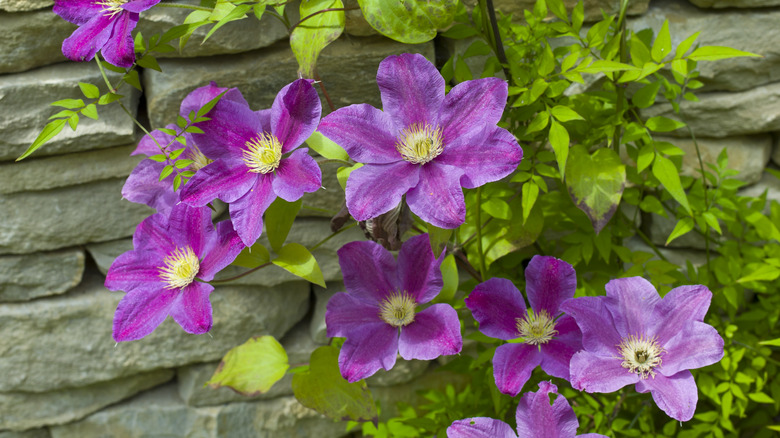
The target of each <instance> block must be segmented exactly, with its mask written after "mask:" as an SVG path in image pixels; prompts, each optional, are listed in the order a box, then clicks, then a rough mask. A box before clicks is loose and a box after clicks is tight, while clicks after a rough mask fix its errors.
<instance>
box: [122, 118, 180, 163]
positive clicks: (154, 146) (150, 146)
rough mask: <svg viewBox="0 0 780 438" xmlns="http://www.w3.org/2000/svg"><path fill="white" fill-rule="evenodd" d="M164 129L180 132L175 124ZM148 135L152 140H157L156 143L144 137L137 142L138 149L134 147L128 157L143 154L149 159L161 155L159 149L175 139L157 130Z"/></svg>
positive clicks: (146, 136)
mask: <svg viewBox="0 0 780 438" xmlns="http://www.w3.org/2000/svg"><path fill="white" fill-rule="evenodd" d="M165 127H166V128H168V129H174V130H176V131H177V132H178V131H180V130H179V128H178V126H176V124H174V123H170V124H168V125H167V126H165ZM149 134H150V135H151V136H152V137H153V138H154V140H157V142H156V143H155V141H154V140H153V139H152V138H150V137H149V136H148V135H144V136H143V137H142V138H141V140H140V141H139V142H138V147H136V148H135V150H134V151H133V152H132V153H131V154H130V155H138V154H143V155H146V156H147V157H151V156H152V155H157V154H161V153H162V151H161V150H160V147H165V146H167V145H168V144H169V143H171V142H172V141H173V139H174V138H175V137H174V136H172V135H170V134H166V133H164V132H162V131H160V130H159V129H155V130H154V131H152V132H150V133H149ZM158 144H159V146H158Z"/></svg>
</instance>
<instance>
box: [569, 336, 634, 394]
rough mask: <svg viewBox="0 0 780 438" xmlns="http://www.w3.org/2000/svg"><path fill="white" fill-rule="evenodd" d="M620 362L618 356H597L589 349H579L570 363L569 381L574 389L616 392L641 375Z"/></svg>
mask: <svg viewBox="0 0 780 438" xmlns="http://www.w3.org/2000/svg"><path fill="white" fill-rule="evenodd" d="M586 348H587V347H586ZM620 363H621V360H620V359H619V358H617V357H616V356H597V355H595V354H593V353H591V352H589V351H587V350H582V351H579V352H577V353H575V354H574V356H572V358H571V363H570V364H569V369H570V370H571V375H570V380H569V382H570V383H571V386H572V387H573V388H574V389H577V390H580V391H585V392H615V391H617V390H618V389H620V388H622V387H624V386H626V385H630V384H632V383H636V382H638V381H639V375H637V374H634V373H632V372H630V371H628V370H627V369H625V368H623V367H622V366H621V365H620Z"/></svg>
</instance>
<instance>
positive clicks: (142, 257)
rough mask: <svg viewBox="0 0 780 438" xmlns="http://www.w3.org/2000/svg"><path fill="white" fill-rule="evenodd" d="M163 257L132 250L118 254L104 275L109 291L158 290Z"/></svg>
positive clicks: (160, 284)
mask: <svg viewBox="0 0 780 438" xmlns="http://www.w3.org/2000/svg"><path fill="white" fill-rule="evenodd" d="M162 259H163V256H162V255H160V254H157V253H154V252H150V251H138V250H132V251H127V252H125V253H123V254H120V255H119V257H117V258H116V259H115V260H114V262H113V263H111V266H110V267H109V268H108V272H107V273H106V281H105V283H104V285H105V286H106V288H107V289H109V290H123V291H128V292H129V291H131V290H134V289H155V290H156V289H160V288H162V283H161V281H160V267H161V266H162V265H163V263H162Z"/></svg>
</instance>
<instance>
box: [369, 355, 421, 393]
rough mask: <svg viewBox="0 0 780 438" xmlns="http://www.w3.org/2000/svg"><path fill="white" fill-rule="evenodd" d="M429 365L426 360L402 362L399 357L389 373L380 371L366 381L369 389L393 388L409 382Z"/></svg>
mask: <svg viewBox="0 0 780 438" xmlns="http://www.w3.org/2000/svg"><path fill="white" fill-rule="evenodd" d="M430 365H431V363H430V362H429V361H427V360H404V359H403V358H402V357H401V356H400V355H399V356H398V358H397V360H396V361H395V365H394V366H393V368H391V369H390V370H389V371H385V370H383V369H380V370H379V371H377V372H376V374H374V375H373V376H371V377H369V378H368V379H366V384H367V385H368V386H370V387H381V386H395V385H402V384H404V383H408V382H411V381H412V380H414V379H416V378H418V377H420V376H421V375H423V373H425V371H426V370H427V369H428V367H429V366H430Z"/></svg>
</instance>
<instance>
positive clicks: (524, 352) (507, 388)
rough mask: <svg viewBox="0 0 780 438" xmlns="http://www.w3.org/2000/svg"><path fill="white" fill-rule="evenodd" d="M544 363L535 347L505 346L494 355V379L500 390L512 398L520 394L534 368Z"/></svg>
mask: <svg viewBox="0 0 780 438" xmlns="http://www.w3.org/2000/svg"><path fill="white" fill-rule="evenodd" d="M541 363H542V353H541V352H540V351H539V348H537V347H536V346H535V345H530V344H504V345H501V346H499V347H498V348H496V352H495V354H494V355H493V378H494V379H495V381H496V386H497V387H498V390H499V391H501V392H503V393H504V394H509V395H511V396H512V397H514V396H516V395H517V394H519V393H520V390H521V389H523V385H525V382H527V381H528V378H529V377H531V373H532V372H533V370H534V368H536V367H537V366H539V364H541Z"/></svg>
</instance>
